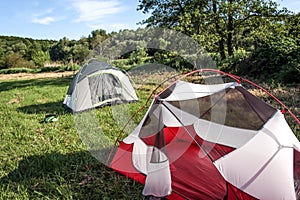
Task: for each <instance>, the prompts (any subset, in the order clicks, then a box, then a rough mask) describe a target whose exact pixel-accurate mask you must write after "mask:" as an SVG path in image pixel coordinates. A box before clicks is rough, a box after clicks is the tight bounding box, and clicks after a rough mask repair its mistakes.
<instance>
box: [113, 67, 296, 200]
mask: <svg viewBox="0 0 300 200" xmlns="http://www.w3.org/2000/svg"><path fill="white" fill-rule="evenodd" d="M215 71H217V70H215ZM200 72H201V71H200ZM218 73H221V72H220V71H218ZM226 75H227V74H226ZM231 78H234V81H233V82H229V83H224V84H213V85H204V84H196V83H190V82H186V81H182V80H177V81H176V82H175V83H173V84H172V85H171V86H169V87H167V88H166V89H165V90H163V91H162V92H160V93H159V94H158V95H156V96H155V97H154V99H153V101H152V103H151V105H150V107H149V109H148V111H147V112H146V114H145V116H144V118H143V119H142V120H141V122H140V123H139V125H138V126H137V127H136V128H135V130H134V131H133V132H132V133H131V134H129V135H128V136H127V137H126V138H125V139H124V140H122V141H120V143H119V146H118V147H117V151H116V153H115V154H114V155H113V156H112V157H111V158H110V159H111V162H110V163H109V164H110V167H111V168H112V169H114V170H115V171H117V172H119V173H121V174H123V175H126V176H128V177H130V178H132V179H134V180H136V181H138V182H140V183H142V184H144V189H143V192H142V193H143V195H145V196H152V197H155V198H162V197H164V198H166V199H178V200H179V199H205V200H207V199H227V200H240V199H246V200H250V199H251V200H252V199H266V200H271V199H272V200H279V199H286V200H296V199H300V164H299V163H300V143H299V141H298V139H297V138H296V137H295V135H294V133H293V132H292V130H291V128H290V127H289V125H288V124H287V122H286V120H285V118H284V115H283V112H282V111H280V110H278V109H276V108H274V107H273V106H271V105H269V104H268V103H266V102H265V101H263V100H261V99H260V98H258V97H256V96H255V95H253V94H252V93H250V92H249V91H248V90H246V89H245V88H244V87H243V86H242V85H241V82H242V81H243V80H247V79H243V78H239V77H237V76H233V75H232V76H231ZM241 80H242V81H241ZM295 119H296V121H297V118H295ZM297 122H298V123H299V120H298V121H297Z"/></svg>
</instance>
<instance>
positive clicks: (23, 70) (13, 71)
mask: <svg viewBox="0 0 300 200" xmlns="http://www.w3.org/2000/svg"><path fill="white" fill-rule="evenodd" d="M35 72H36V70H34V69H29V68H9V69H1V70H0V74H16V73H35Z"/></svg>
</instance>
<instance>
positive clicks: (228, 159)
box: [214, 111, 300, 200]
mask: <svg viewBox="0 0 300 200" xmlns="http://www.w3.org/2000/svg"><path fill="white" fill-rule="evenodd" d="M284 122H285V119H284V118H283V116H282V114H281V113H280V112H279V111H278V112H277V113H276V115H274V117H273V118H272V119H270V121H269V122H268V123H267V124H266V125H265V126H264V128H262V130H260V131H259V133H258V134H257V135H256V136H255V137H254V138H252V139H251V140H250V141H249V142H248V143H247V144H245V145H244V146H242V147H240V148H238V149H237V150H235V151H233V152H231V153H230V154H228V155H226V156H225V157H222V158H220V159H219V160H217V161H215V163H214V164H215V166H216V167H217V168H218V170H219V171H220V173H221V174H222V175H223V176H224V177H225V179H226V180H227V181H229V182H230V183H231V184H233V185H235V186H236V187H238V188H240V189H242V190H243V191H246V192H247V193H249V194H251V195H252V196H254V197H256V198H258V199H274V200H276V199H286V200H288V199H290V200H292V199H295V196H296V195H295V188H294V183H293V181H291V180H293V147H296V148H297V149H299V147H300V146H299V142H298V141H297V139H296V137H295V136H294V134H293V133H292V132H291V130H290V128H289V127H288V126H286V125H285V124H286V123H284ZM241 169H242V170H241Z"/></svg>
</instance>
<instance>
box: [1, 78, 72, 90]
mask: <svg viewBox="0 0 300 200" xmlns="http://www.w3.org/2000/svg"><path fill="white" fill-rule="evenodd" d="M72 79H73V76H65V77H60V78H37V79H26V80H13V81H3V82H0V91H7V90H12V89H16V88H24V87H29V86H36V85H38V86H69V85H70V84H71V81H72Z"/></svg>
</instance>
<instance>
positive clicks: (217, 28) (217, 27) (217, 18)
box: [212, 0, 226, 60]
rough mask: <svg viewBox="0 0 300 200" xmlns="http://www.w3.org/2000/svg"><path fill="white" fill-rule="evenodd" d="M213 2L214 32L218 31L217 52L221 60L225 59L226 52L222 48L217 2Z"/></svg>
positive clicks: (222, 39)
mask: <svg viewBox="0 0 300 200" xmlns="http://www.w3.org/2000/svg"><path fill="white" fill-rule="evenodd" d="M212 3H213V12H214V16H215V17H214V18H215V26H216V32H217V33H218V35H219V37H220V39H219V41H218V45H219V53H220V56H221V60H225V59H226V54H225V48H224V42H225V41H224V36H223V32H222V30H221V27H220V24H219V14H218V12H217V2H216V0H213V1H212Z"/></svg>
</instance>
